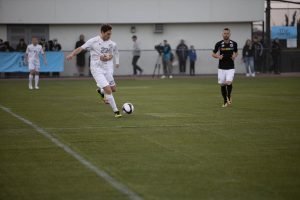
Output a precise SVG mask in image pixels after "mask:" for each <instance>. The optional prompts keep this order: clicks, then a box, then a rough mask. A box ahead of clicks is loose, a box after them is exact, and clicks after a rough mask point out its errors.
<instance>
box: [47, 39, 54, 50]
mask: <svg viewBox="0 0 300 200" xmlns="http://www.w3.org/2000/svg"><path fill="white" fill-rule="evenodd" d="M53 48H54V43H53V40H49V41H48V51H54V50H53Z"/></svg>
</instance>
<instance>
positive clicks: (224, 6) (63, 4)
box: [0, 0, 264, 24]
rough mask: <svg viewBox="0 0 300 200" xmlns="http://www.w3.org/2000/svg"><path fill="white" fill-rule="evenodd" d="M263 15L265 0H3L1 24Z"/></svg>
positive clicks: (238, 18)
mask: <svg viewBox="0 0 300 200" xmlns="http://www.w3.org/2000/svg"><path fill="white" fill-rule="evenodd" d="M248 11H251V12H248ZM33 13H34V14H33ZM263 17H264V0H251V1H250V0H222V1H220V0H185V1H182V0H151V1H150V0H126V1H125V0H84V1H82V0H0V24H1V23H2V24H15V23H17V24H21V23H34V24H78V23H82V24H85V23H87V24H90V23H104V22H107V23H119V24H120V23H193V22H196V23H198V22H210V23H211V22H246V21H261V20H263Z"/></svg>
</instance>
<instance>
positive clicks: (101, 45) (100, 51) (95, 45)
mask: <svg viewBox="0 0 300 200" xmlns="http://www.w3.org/2000/svg"><path fill="white" fill-rule="evenodd" d="M81 48H83V49H88V50H90V54H91V67H101V68H103V69H104V70H109V71H111V70H113V67H114V62H113V59H111V60H109V61H101V60H100V56H102V55H105V54H111V55H113V57H114V59H115V62H116V64H119V51H118V48H117V44H116V43H115V42H113V41H111V40H107V41H103V40H102V38H101V37H100V36H99V35H98V36H96V37H93V38H91V39H89V40H88V41H87V42H86V43H84V44H83V45H82V46H81Z"/></svg>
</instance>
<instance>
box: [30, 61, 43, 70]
mask: <svg viewBox="0 0 300 200" xmlns="http://www.w3.org/2000/svg"><path fill="white" fill-rule="evenodd" d="M28 69H29V71H31V70H35V71H37V72H38V71H40V63H39V62H32V61H29V62H28Z"/></svg>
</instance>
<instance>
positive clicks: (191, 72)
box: [188, 45, 197, 76]
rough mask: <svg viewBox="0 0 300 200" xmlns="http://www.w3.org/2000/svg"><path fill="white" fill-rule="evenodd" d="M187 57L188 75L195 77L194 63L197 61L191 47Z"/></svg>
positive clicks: (194, 51) (193, 49)
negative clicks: (188, 61)
mask: <svg viewBox="0 0 300 200" xmlns="http://www.w3.org/2000/svg"><path fill="white" fill-rule="evenodd" d="M188 56H189V58H190V75H191V76H195V62H196V60H197V53H196V50H195V48H194V46H193V45H191V47H190V50H189V54H188Z"/></svg>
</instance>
